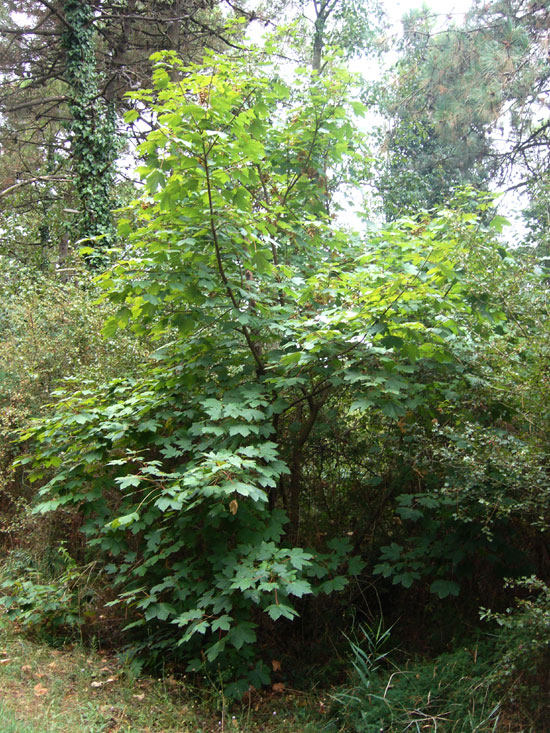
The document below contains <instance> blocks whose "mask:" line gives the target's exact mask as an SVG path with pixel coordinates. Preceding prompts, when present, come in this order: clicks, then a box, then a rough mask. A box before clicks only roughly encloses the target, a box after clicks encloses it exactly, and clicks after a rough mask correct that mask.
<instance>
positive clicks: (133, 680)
mask: <svg viewBox="0 0 550 733" xmlns="http://www.w3.org/2000/svg"><path fill="white" fill-rule="evenodd" d="M329 705H330V699H329V696H328V695H326V696H323V695H310V694H304V693H302V692H299V691H297V690H287V689H285V688H284V686H283V685H282V684H279V686H278V687H277V686H275V689H271V690H268V691H264V692H261V693H260V692H256V691H254V692H253V693H252V694H251V695H250V697H249V699H248V700H246V701H245V703H242V704H239V705H238V706H233V707H232V706H230V705H229V704H227V703H226V701H225V700H224V697H223V694H222V693H221V691H219V690H216V689H215V687H214V685H212V684H209V683H208V682H207V681H205V684H204V686H203V687H201V688H200V689H198V688H190V687H189V686H188V684H187V682H186V680H185V679H176V678H175V677H174V676H166V677H164V678H163V679H152V678H150V677H136V676H135V675H133V674H132V672H131V670H129V669H128V668H127V667H125V666H124V665H122V664H121V663H120V662H119V661H118V659H117V658H116V657H115V656H112V655H109V654H104V653H102V652H94V651H90V650H87V649H84V648H82V647H81V646H79V645H72V646H65V647H63V648H62V649H54V648H52V647H50V646H48V645H46V644H44V643H40V642H37V641H32V640H29V639H28V638H26V637H24V636H23V635H21V634H20V633H18V632H17V629H14V628H10V627H9V626H8V625H7V624H6V623H5V621H4V622H3V623H2V622H1V620H0V730H1V733H105V732H107V731H109V732H110V733H210V732H213V731H216V732H217V733H220V731H223V733H255V732H258V733H259V732H260V731H262V732H263V731H265V733H291V731H292V732H294V733H295V732H296V731H302V732H303V733H320V731H323V730H324V729H326V728H327V723H328V719H327V710H328V707H329Z"/></svg>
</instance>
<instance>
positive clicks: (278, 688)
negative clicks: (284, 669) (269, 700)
mask: <svg viewBox="0 0 550 733" xmlns="http://www.w3.org/2000/svg"><path fill="white" fill-rule="evenodd" d="M271 689H272V690H273V692H284V690H285V685H284V682H275V683H274V684H273V685H271Z"/></svg>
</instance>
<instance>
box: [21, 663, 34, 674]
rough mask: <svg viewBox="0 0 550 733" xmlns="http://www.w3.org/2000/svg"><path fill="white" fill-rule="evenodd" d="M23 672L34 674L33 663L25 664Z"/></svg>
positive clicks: (22, 668)
mask: <svg viewBox="0 0 550 733" xmlns="http://www.w3.org/2000/svg"><path fill="white" fill-rule="evenodd" d="M21 672H23V674H32V667H31V665H30V664H24V665H23V666H22V667H21Z"/></svg>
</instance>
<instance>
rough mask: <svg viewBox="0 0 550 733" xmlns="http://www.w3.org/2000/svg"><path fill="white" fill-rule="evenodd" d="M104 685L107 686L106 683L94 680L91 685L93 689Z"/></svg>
mask: <svg viewBox="0 0 550 733" xmlns="http://www.w3.org/2000/svg"><path fill="white" fill-rule="evenodd" d="M104 684H105V682H100V681H99V680H94V681H93V682H92V683H91V687H103V685H104Z"/></svg>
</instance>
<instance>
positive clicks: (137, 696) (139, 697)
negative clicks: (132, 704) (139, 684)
mask: <svg viewBox="0 0 550 733" xmlns="http://www.w3.org/2000/svg"><path fill="white" fill-rule="evenodd" d="M132 697H135V699H136V700H145V695H144V694H143V692H141V693H140V694H139V695H132Z"/></svg>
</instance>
